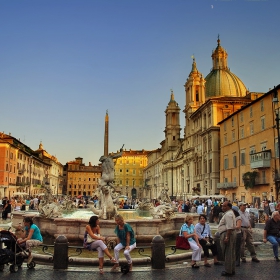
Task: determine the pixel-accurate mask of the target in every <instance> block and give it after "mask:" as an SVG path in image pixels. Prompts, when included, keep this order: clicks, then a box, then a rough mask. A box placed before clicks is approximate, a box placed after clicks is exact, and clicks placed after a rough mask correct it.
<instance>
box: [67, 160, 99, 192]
mask: <svg viewBox="0 0 280 280" xmlns="http://www.w3.org/2000/svg"><path fill="white" fill-rule="evenodd" d="M65 170H66V181H67V190H66V193H67V195H70V196H79V195H86V196H92V195H94V193H95V191H96V189H97V187H98V180H99V179H100V178H101V166H95V165H91V163H89V165H88V166H86V165H85V164H84V163H83V159H82V158H80V157H77V158H76V159H75V160H74V161H70V162H67V163H66V166H65Z"/></svg>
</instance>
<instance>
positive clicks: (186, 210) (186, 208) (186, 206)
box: [183, 200, 190, 213]
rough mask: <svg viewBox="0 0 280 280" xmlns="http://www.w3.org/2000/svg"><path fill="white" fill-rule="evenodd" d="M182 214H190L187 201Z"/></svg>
mask: <svg viewBox="0 0 280 280" xmlns="http://www.w3.org/2000/svg"><path fill="white" fill-rule="evenodd" d="M183 212H185V213H189V212H190V202H189V200H186V202H185V204H184V209H183Z"/></svg>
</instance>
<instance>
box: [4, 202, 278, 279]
mask: <svg viewBox="0 0 280 280" xmlns="http://www.w3.org/2000/svg"><path fill="white" fill-rule="evenodd" d="M92 201H93V203H94V204H95V205H96V206H98V197H93V198H92ZM57 202H58V203H60V202H61V200H60V199H58V201H57ZM140 202H141V200H138V199H136V200H134V199H132V200H120V201H119V208H123V209H129V208H132V209H133V208H135V207H137V204H138V203H140ZM153 202H154V205H155V206H157V205H159V204H160V201H158V200H154V201H153ZM2 203H3V211H2V219H4V220H5V219H7V215H8V214H9V213H10V212H11V211H12V210H14V211H18V210H23V209H24V210H25V209H26V207H29V208H31V209H37V208H38V205H39V204H40V197H34V198H32V197H31V198H29V197H28V198H26V199H25V200H24V199H22V198H21V197H15V198H12V199H11V200H9V199H8V198H7V197H5V198H4V199H3V200H2ZM88 203H89V201H88V200H87V199H83V198H82V197H74V198H73V204H75V205H76V207H77V208H79V207H80V206H82V207H83V208H86V207H87V204H88ZM171 204H172V205H173V207H174V209H175V211H178V212H185V213H186V217H185V220H184V224H183V225H182V227H181V230H180V235H181V236H183V237H185V238H186V239H187V240H188V242H189V244H190V248H191V250H192V260H191V267H192V268H194V269H198V268H199V265H198V263H197V262H199V261H201V255H202V252H203V253H204V255H203V261H204V266H205V267H211V264H210V263H209V258H210V254H209V250H210V251H211V252H212V256H213V264H214V266H215V265H223V264H222V263H221V262H220V261H218V257H217V255H218V248H217V243H216V242H215V241H214V237H213V236H212V233H211V229H210V226H209V223H207V220H210V222H214V223H217V224H218V232H217V236H218V237H219V242H220V244H219V245H220V247H221V250H222V255H223V257H224V266H225V270H224V271H223V272H222V276H233V275H235V269H236V267H238V266H240V263H241V262H243V263H245V262H247V260H246V256H245V247H246V248H247V250H248V252H249V253H250V256H251V260H252V262H255V263H258V262H260V261H259V259H258V258H257V254H256V251H255V246H254V243H253V235H252V227H251V217H250V214H249V211H246V208H252V207H253V206H256V205H252V204H249V203H244V202H240V201H237V200H235V201H233V202H231V201H229V200H226V199H224V200H218V199H215V198H213V199H212V198H211V197H210V198H208V199H206V200H201V199H199V198H196V199H193V200H186V201H185V202H184V201H183V200H172V201H171ZM258 206H259V207H262V208H263V212H264V213H265V215H266V218H265V220H266V224H265V228H264V233H263V242H265V243H266V242H267V241H268V242H270V243H271V244H272V248H273V254H274V258H275V260H276V261H277V262H278V261H280V259H279V254H278V246H279V245H280V203H275V202H270V201H269V200H264V201H263V202H262V203H261V204H260V205H258ZM188 213H196V214H198V215H199V218H198V223H197V224H196V225H194V223H193V216H192V215H188ZM23 223H24V227H22V228H21V230H22V232H23V234H22V238H19V239H18V243H19V244H21V245H23V246H24V248H26V250H27V252H28V260H27V262H28V263H30V262H31V261H32V255H31V248H32V247H34V246H38V245H39V244H41V243H42V242H43V239H42V235H41V233H40V229H39V228H38V227H37V226H36V225H35V224H33V221H32V219H31V218H30V217H25V218H24V220H23ZM115 223H116V228H115V234H116V236H117V244H116V246H115V247H114V256H112V255H111V253H110V252H109V250H108V248H107V246H106V245H105V243H106V237H105V236H104V235H102V234H101V228H100V225H99V218H98V216H92V217H91V218H90V219H89V222H88V224H87V225H86V228H85V233H84V247H85V248H87V249H88V250H96V251H98V259H99V271H100V273H101V274H103V273H104V271H103V264H104V254H105V255H106V256H107V257H108V258H109V259H110V261H111V262H112V264H113V267H112V269H111V271H112V272H115V271H118V270H119V267H120V266H119V253H120V250H122V249H124V256H125V258H126V260H127V264H128V266H127V269H128V271H131V270H132V258H131V256H130V252H131V251H132V250H133V249H134V248H136V239H135V235H134V231H133V229H132V227H131V226H130V225H129V224H128V223H126V222H125V221H124V219H123V217H122V216H121V215H116V216H115ZM217 236H216V237H217Z"/></svg>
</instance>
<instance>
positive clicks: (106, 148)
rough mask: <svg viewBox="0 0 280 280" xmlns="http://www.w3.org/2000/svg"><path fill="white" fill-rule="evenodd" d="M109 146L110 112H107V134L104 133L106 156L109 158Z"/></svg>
mask: <svg viewBox="0 0 280 280" xmlns="http://www.w3.org/2000/svg"><path fill="white" fill-rule="evenodd" d="M108 146H109V115H108V110H106V116H105V133H104V156H108V154H109V152H108Z"/></svg>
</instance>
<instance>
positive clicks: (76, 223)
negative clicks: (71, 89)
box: [12, 112, 198, 244]
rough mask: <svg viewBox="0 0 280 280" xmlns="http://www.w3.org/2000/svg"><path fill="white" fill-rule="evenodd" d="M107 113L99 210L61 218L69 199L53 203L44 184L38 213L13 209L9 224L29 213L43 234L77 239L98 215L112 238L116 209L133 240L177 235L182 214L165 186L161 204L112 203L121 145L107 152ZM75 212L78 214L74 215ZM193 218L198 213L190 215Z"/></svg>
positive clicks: (80, 238) (160, 198)
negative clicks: (133, 205)
mask: <svg viewBox="0 0 280 280" xmlns="http://www.w3.org/2000/svg"><path fill="white" fill-rule="evenodd" d="M108 120H109V117H108V112H106V118H105V143H104V156H101V157H100V159H99V161H100V162H101V163H102V176H101V179H100V180H99V184H98V197H99V201H100V203H99V204H100V205H99V209H96V208H95V207H91V211H88V210H85V211H80V209H79V210H77V209H76V210H75V211H74V213H72V216H70V217H63V212H64V211H65V210H70V212H71V211H72V210H73V209H72V208H73V205H72V202H71V200H70V199H69V200H67V198H66V200H65V201H64V202H63V203H62V204H61V205H60V204H58V203H55V202H53V201H54V198H53V196H52V194H51V190H50V188H49V187H48V186H45V196H44V200H43V201H42V202H41V203H40V205H39V213H38V212H31V211H27V212H20V211H18V212H14V214H13V221H12V226H13V227H14V228H16V227H17V226H18V224H19V223H21V222H22V219H23V216H27V215H28V216H32V217H33V220H34V223H35V224H36V225H37V226H38V227H39V228H40V230H41V233H42V234H43V235H44V236H51V237H54V238H56V237H58V236H59V235H64V236H66V237H67V239H68V240H69V241H70V242H80V241H82V240H83V238H84V231H85V227H86V225H87V224H88V220H89V218H90V216H92V215H98V217H99V218H100V227H101V231H102V234H104V235H105V236H108V237H115V233H114V230H115V227H116V224H115V221H114V220H113V218H114V216H115V215H116V214H117V213H118V212H119V213H120V214H121V215H122V216H123V217H124V219H125V221H126V222H128V223H129V224H130V225H131V226H132V228H133V230H134V232H135V235H136V239H137V243H140V244H141V243H142V244H143V243H147V242H151V240H152V239H153V237H154V236H155V235H161V236H162V237H164V238H168V237H172V236H174V235H175V234H178V232H179V230H180V228H181V225H182V224H183V223H184V217H185V215H184V213H176V214H175V213H174V209H173V208H172V206H171V201H170V198H169V196H168V189H164V190H162V192H161V194H160V196H159V201H161V203H162V204H161V205H159V206H157V207H154V206H153V204H152V203H151V202H150V201H149V200H148V199H145V200H144V201H143V202H142V203H140V204H139V206H138V209H136V210H124V209H123V210H120V209H117V206H116V203H117V201H118V195H117V193H116V192H115V187H114V185H113V180H114V162H113V159H116V158H119V157H121V156H122V152H123V146H124V145H123V146H122V148H121V149H120V152H119V153H117V154H110V155H109V154H108ZM143 212H144V213H145V214H147V213H149V215H148V216H149V217H141V213H143ZM77 213H79V214H81V215H80V216H75V215H76V214H77ZM194 217H195V218H196V220H197V217H198V215H194Z"/></svg>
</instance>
